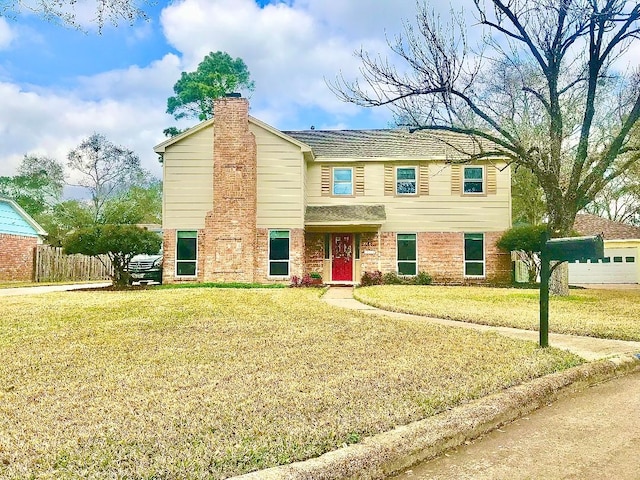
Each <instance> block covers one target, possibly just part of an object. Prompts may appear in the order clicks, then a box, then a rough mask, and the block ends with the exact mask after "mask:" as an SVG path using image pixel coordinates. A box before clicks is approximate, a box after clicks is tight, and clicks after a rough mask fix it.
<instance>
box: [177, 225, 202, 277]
mask: <svg viewBox="0 0 640 480" xmlns="http://www.w3.org/2000/svg"><path fill="white" fill-rule="evenodd" d="M179 232H196V259H195V260H178V233H179ZM175 253H176V257H175V262H174V267H173V268H174V270H173V271H174V272H175V278H197V277H198V254H199V253H200V252H199V251H198V229H191V230H187V229H184V230H183V229H180V230H176V248H175ZM186 262H196V270H195V273H194V274H193V275H178V263H186Z"/></svg>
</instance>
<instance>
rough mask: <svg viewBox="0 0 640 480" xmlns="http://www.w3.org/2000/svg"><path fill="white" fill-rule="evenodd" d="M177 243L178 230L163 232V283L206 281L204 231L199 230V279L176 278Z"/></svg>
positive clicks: (197, 269)
mask: <svg viewBox="0 0 640 480" xmlns="http://www.w3.org/2000/svg"><path fill="white" fill-rule="evenodd" d="M176 241H177V230H175V229H166V230H164V231H163V241H162V251H163V255H164V257H163V259H162V282H163V283H176V282H193V281H196V280H197V281H199V282H202V281H203V279H204V255H202V252H203V251H204V230H198V240H197V261H198V265H197V267H196V272H197V277H196V278H193V277H180V278H176Z"/></svg>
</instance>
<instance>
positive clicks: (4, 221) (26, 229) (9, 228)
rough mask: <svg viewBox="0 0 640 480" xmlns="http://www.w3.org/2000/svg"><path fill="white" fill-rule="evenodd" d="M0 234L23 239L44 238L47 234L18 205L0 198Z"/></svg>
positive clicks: (7, 199) (8, 199)
mask: <svg viewBox="0 0 640 480" xmlns="http://www.w3.org/2000/svg"><path fill="white" fill-rule="evenodd" d="M0 233H5V234H10V235H22V236H25V237H37V236H45V235H47V232H45V230H44V229H43V228H42V227H41V226H40V225H39V224H38V222H36V221H35V220H34V219H33V218H31V216H30V215H29V214H28V213H27V212H25V211H24V210H23V209H22V207H21V206H20V205H18V204H17V203H16V202H15V201H13V200H11V199H10V198H6V197H0Z"/></svg>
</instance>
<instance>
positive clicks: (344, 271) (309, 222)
mask: <svg viewBox="0 0 640 480" xmlns="http://www.w3.org/2000/svg"><path fill="white" fill-rule="evenodd" d="M385 219H386V215H385V210H384V206H383V205H336V206H310V207H307V210H306V215H305V267H306V269H307V271H309V272H317V273H320V274H321V275H322V279H323V283H325V284H327V285H355V284H357V283H359V282H360V277H361V276H362V273H363V272H365V271H371V270H379V269H380V227H381V226H382V223H383V222H384V221H385Z"/></svg>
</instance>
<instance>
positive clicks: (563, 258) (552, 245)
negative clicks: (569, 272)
mask: <svg viewBox="0 0 640 480" xmlns="http://www.w3.org/2000/svg"><path fill="white" fill-rule="evenodd" d="M546 246H547V255H548V258H549V260H556V261H559V262H575V261H576V260H587V259H592V261H593V260H597V259H599V258H602V257H604V240H603V238H602V235H593V236H590V237H568V238H552V239H551V240H547V243H546Z"/></svg>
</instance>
